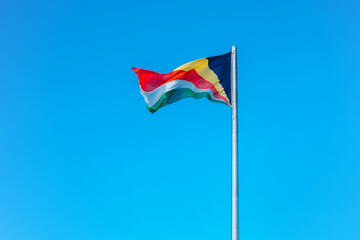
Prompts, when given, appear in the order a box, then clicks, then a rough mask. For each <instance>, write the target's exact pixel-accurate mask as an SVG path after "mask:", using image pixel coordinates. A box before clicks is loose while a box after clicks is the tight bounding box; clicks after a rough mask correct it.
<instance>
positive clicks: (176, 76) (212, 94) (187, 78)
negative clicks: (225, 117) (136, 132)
mask: <svg viewBox="0 0 360 240" xmlns="http://www.w3.org/2000/svg"><path fill="white" fill-rule="evenodd" d="M132 69H133V70H134V71H135V73H136V75H137V76H138V78H139V82H140V91H141V94H142V95H143V96H144V98H145V101H146V103H147V107H148V109H149V111H150V112H151V113H154V112H156V111H157V110H158V109H159V108H161V107H164V106H165V105H168V104H171V103H174V102H176V101H179V100H180V99H183V98H187V97H193V98H195V99H199V98H202V97H206V98H208V99H209V100H210V101H212V102H219V103H224V104H227V105H229V106H231V80H230V69H231V52H229V53H226V54H224V55H220V56H215V57H208V58H202V59H198V60H195V61H192V62H189V63H186V64H184V65H182V66H180V67H178V68H176V69H175V70H174V71H172V72H170V73H165V74H161V73H157V72H153V71H150V70H145V69H141V68H132Z"/></svg>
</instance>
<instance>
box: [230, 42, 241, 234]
mask: <svg viewBox="0 0 360 240" xmlns="http://www.w3.org/2000/svg"><path fill="white" fill-rule="evenodd" d="M231 76H232V79H231V105H232V191H231V195H232V219H231V239H232V240H238V239H239V217H238V205H239V202H238V197H239V193H238V121H237V79H236V77H237V76H236V46H233V47H232V51H231Z"/></svg>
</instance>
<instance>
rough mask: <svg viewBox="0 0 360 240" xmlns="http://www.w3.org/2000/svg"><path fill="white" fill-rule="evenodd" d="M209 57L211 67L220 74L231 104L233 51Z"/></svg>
mask: <svg viewBox="0 0 360 240" xmlns="http://www.w3.org/2000/svg"><path fill="white" fill-rule="evenodd" d="M207 59H208V60H209V68H210V69H211V70H213V71H214V73H215V74H216V75H217V76H218V78H219V80H220V84H221V85H222V86H223V88H224V90H225V93H226V95H227V96H228V98H229V101H230V104H231V77H230V75H231V74H230V70H231V52H229V53H226V54H223V55H219V56H214V57H208V58H207Z"/></svg>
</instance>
